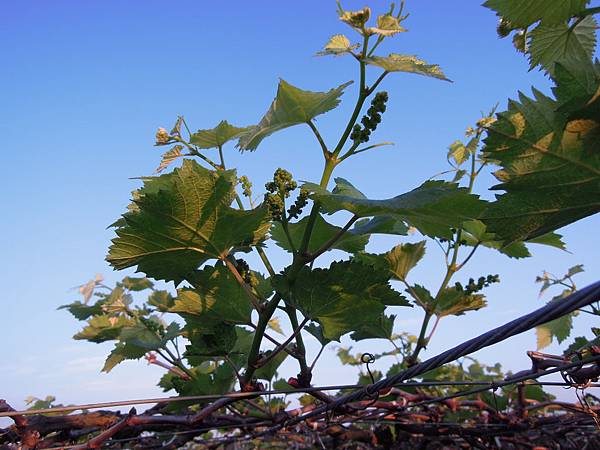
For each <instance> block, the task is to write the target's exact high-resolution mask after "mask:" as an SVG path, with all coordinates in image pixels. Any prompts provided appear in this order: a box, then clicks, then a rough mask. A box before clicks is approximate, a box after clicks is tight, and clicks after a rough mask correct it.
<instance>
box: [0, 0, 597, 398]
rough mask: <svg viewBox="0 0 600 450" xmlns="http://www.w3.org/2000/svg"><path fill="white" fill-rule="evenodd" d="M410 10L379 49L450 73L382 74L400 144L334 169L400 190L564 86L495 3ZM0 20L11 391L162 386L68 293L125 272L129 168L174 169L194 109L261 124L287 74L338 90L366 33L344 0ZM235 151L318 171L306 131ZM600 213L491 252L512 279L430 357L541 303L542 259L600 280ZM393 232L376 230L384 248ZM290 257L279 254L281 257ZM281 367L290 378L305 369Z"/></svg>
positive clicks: (329, 378)
mask: <svg viewBox="0 0 600 450" xmlns="http://www.w3.org/2000/svg"><path fill="white" fill-rule="evenodd" d="M365 4H368V5H370V6H371V7H372V8H373V9H374V12H375V13H377V12H383V10H385V9H386V8H387V7H386V6H384V5H383V2H376V1H366V0H365V1H360V2H354V1H353V2H350V1H347V2H344V6H345V7H346V8H347V9H352V8H360V7H362V6H364V5H365ZM407 10H408V11H409V12H410V13H411V15H410V17H409V19H408V20H407V22H406V27H407V28H408V29H409V30H410V32H409V33H404V34H402V35H400V36H398V37H397V38H395V39H390V40H389V42H386V44H385V45H384V46H382V48H381V50H380V52H381V53H385V52H388V51H390V52H391V51H393V52H397V53H408V54H416V55H418V56H419V57H421V58H423V59H424V60H426V61H428V62H430V63H437V64H440V65H441V67H442V68H443V70H444V71H445V73H446V74H447V76H448V77H449V78H451V79H452V80H454V83H452V84H451V83H446V82H442V81H438V80H433V79H426V78H423V77H418V76H414V75H408V74H397V75H396V76H389V77H388V78H387V79H386V81H385V82H384V84H383V86H382V89H386V90H387V91H389V94H390V101H389V103H388V111H387V112H386V114H385V117H384V123H383V124H382V125H381V126H380V128H379V129H378V131H377V134H376V137H374V139H375V140H379V141H388V140H391V141H394V142H396V145H395V146H394V147H388V148H383V149H381V150H380V151H377V152H373V153H372V154H370V155H369V156H364V157H362V158H360V157H357V158H355V159H351V160H350V161H348V163H347V164H344V165H342V166H341V167H340V168H339V169H338V170H337V172H336V175H337V176H342V177H344V178H348V179H350V180H351V181H352V182H353V183H354V184H355V185H356V186H357V187H359V188H360V189H361V190H362V191H363V192H365V193H366V194H367V195H368V196H370V197H372V198H386V197H392V196H394V195H397V194H400V193H402V192H405V191H407V190H410V189H412V188H414V187H416V186H418V185H419V184H420V183H421V182H422V181H423V180H424V179H426V178H428V177H429V176H431V175H433V174H435V173H437V172H440V171H441V170H444V169H445V168H446V165H445V164H446V163H445V155H446V151H447V146H448V144H450V143H451V142H452V141H454V140H455V139H458V138H462V137H463V133H464V130H465V128H466V127H467V126H468V125H471V124H473V123H474V122H475V121H476V120H477V119H478V118H479V117H480V116H481V112H482V111H489V110H490V109H491V108H492V107H493V106H494V105H495V104H497V103H499V104H500V109H501V110H502V109H503V108H504V107H505V106H506V101H507V99H508V98H509V97H511V96H512V97H514V96H515V94H516V93H517V91H519V90H522V91H524V92H529V89H530V86H532V85H535V86H536V87H538V88H539V89H541V90H542V91H545V92H548V91H549V84H548V81H547V80H546V79H545V78H544V77H543V76H542V74H541V73H539V72H537V71H534V72H528V71H527V70H528V67H527V62H526V60H525V59H524V58H523V56H522V55H520V54H518V53H516V52H515V51H514V49H513V48H512V45H511V44H510V42H509V41H508V40H499V39H498V38H497V36H496V32H495V27H496V22H497V20H496V17H495V16H494V14H493V13H492V12H491V11H489V10H487V9H485V8H482V7H481V6H480V4H479V2H478V1H471V0H469V1H461V2H439V1H433V0H420V1H418V2H417V1H412V2H411V1H409V2H408V5H407ZM2 21H3V24H2V27H0V42H2V44H1V45H2V47H3V48H2V52H3V55H4V56H3V57H4V61H5V64H4V65H3V66H4V67H3V70H2V71H0V85H1V86H2V88H3V89H2V101H1V102H0V132H1V135H2V144H3V147H4V151H3V162H4V168H5V171H4V172H5V173H4V174H3V182H2V186H3V198H4V205H5V206H4V211H5V215H4V217H5V219H4V220H2V221H0V236H2V249H3V258H2V262H1V263H0V264H1V267H0V269H1V270H0V276H1V277H2V279H1V281H2V286H3V293H2V294H3V299H2V302H3V306H2V315H1V316H0V317H1V318H2V319H1V322H0V323H1V324H2V330H3V335H4V336H5V337H4V339H3V343H2V355H3V358H2V363H1V364H2V370H0V386H2V388H1V390H0V397H4V398H6V399H7V400H8V401H9V402H10V403H12V404H14V406H16V407H20V406H22V405H23V399H24V398H25V397H26V396H28V395H35V396H39V397H43V396H45V395H47V394H53V395H56V396H57V397H58V400H59V401H61V402H63V403H80V402H88V401H99V400H115V399H119V398H136V397H143V396H145V395H156V394H157V393H159V390H158V388H156V387H155V386H154V384H155V382H156V380H157V379H158V377H159V376H160V374H161V371H160V369H158V368H156V367H147V366H146V365H145V363H142V362H130V363H125V364H123V365H122V366H120V367H117V368H116V369H115V370H114V371H113V372H112V373H111V374H109V375H106V374H100V372H99V370H100V368H101V366H102V363H103V360H104V358H105V356H106V354H107V352H108V351H109V346H104V345H94V344H90V343H86V342H77V341H73V340H72V339H71V336H72V335H73V334H74V333H75V332H76V331H77V330H78V328H79V324H78V323H77V322H76V321H74V320H73V319H72V318H71V317H70V316H69V315H68V314H67V313H65V312H64V311H57V310H56V308H57V306H59V305H61V304H64V303H69V302H71V301H74V300H76V299H78V295H77V291H76V290H73V289H71V288H72V287H73V286H76V285H78V284H80V283H82V282H85V281H86V280H88V279H90V278H92V277H93V276H94V274H96V273H102V274H104V276H105V277H106V278H107V280H108V281H109V282H113V281H116V280H117V279H119V278H120V277H121V276H124V275H126V274H127V273H128V272H127V273H115V272H113V271H112V269H110V268H109V267H108V265H107V264H106V263H105V262H104V257H105V254H106V251H107V248H108V245H109V242H110V239H111V237H113V232H112V231H111V230H108V229H106V227H107V225H108V224H110V223H112V222H113V221H114V220H115V219H116V218H117V217H118V216H119V215H120V214H121V213H122V212H123V211H124V208H125V206H126V205H127V203H128V201H129V193H130V191H131V190H133V189H134V188H136V187H137V186H138V184H139V183H138V182H137V181H135V180H132V179H131V178H132V177H137V176H143V175H149V174H151V173H152V172H153V170H154V169H155V168H156V166H157V165H158V163H159V161H160V152H161V150H162V149H157V148H155V147H153V141H154V133H155V131H156V128H157V127H159V126H164V127H166V128H169V127H170V126H171V125H172V123H173V122H174V120H175V118H176V116H177V115H179V114H183V115H184V116H185V117H186V120H187V121H188V123H189V124H190V125H191V126H192V127H193V128H194V129H197V128H210V127H213V126H214V125H216V124H217V123H218V122H219V121H220V120H221V119H227V120H228V121H230V122H231V123H233V124H236V125H249V124H253V123H256V122H257V121H258V120H259V119H260V117H261V116H262V114H263V113H264V112H265V111H266V109H267V108H268V106H269V104H270V102H271V100H272V98H273V96H274V94H275V90H276V85H277V82H278V79H279V78H283V79H285V80H286V81H288V82H290V83H292V84H294V85H296V86H299V87H301V88H304V89H310V90H322V91H323V90H328V89H330V88H332V87H334V86H337V85H339V84H341V83H342V82H345V81H348V80H351V79H356V78H357V73H356V67H355V65H354V64H353V61H352V60H351V59H349V58H317V57H315V56H314V54H315V52H316V51H318V50H319V49H320V48H321V47H322V46H323V44H325V42H326V41H327V39H328V38H329V36H331V35H333V34H336V33H346V34H347V35H348V36H351V33H352V31H351V30H350V29H349V28H347V27H346V26H345V25H344V24H343V23H341V22H339V21H338V19H337V15H336V7H335V2H334V1H333V0H331V1H329V0H327V1H323V0H310V1H303V2H281V1H275V0H263V1H261V2H246V1H241V0H236V1H230V2H197V1H175V2H159V1H141V0H135V1H129V2H116V1H112V2H106V1H98V0H90V1H86V2H79V1H73V0H71V1H67V0H56V1H53V2H47V1H43V0H37V1H36V0H26V1H21V2H11V3H9V4H6V5H4V8H3V19H2ZM372 73H375V74H378V71H377V70H374V71H372ZM354 97H355V91H352V88H349V89H348V90H347V93H346V94H345V95H344V97H343V103H342V105H341V106H340V107H339V108H338V109H337V110H336V111H334V112H332V113H330V114H328V115H326V116H322V117H320V118H319V120H318V125H319V127H320V129H321V131H322V134H323V135H324V137H325V139H326V140H333V139H334V137H335V136H336V133H337V132H338V130H339V128H340V126H342V124H345V122H344V120H345V117H347V116H348V113H349V110H350V108H351V107H352V106H353V105H352V101H353V99H354ZM226 158H227V160H228V163H229V165H230V166H237V167H239V168H240V169H239V171H240V174H246V175H248V176H249V177H250V178H251V179H252V180H253V181H254V184H255V186H262V185H263V184H264V182H265V181H267V179H268V178H269V177H270V176H271V174H272V173H273V171H274V170H275V169H276V168H277V167H285V168H290V169H292V172H293V173H294V175H295V177H296V178H298V179H301V180H311V181H316V180H317V179H318V178H319V176H320V171H321V166H322V162H321V154H320V151H319V149H318V147H317V145H316V143H315V142H314V141H313V139H312V136H311V135H310V133H309V130H308V128H306V127H296V128H292V129H289V130H286V131H283V132H281V133H279V134H277V135H274V136H272V137H270V138H268V139H266V140H265V141H264V143H263V144H262V145H261V147H260V148H259V150H258V151H257V152H255V153H246V154H243V155H240V154H239V153H238V152H237V151H236V150H235V149H233V148H227V154H226ZM492 184H493V180H492V179H491V177H487V178H485V177H482V179H481V183H480V186H479V189H478V191H479V193H481V194H482V195H483V196H484V197H486V198H490V193H489V192H486V189H487V187H489V186H490V185H492ZM598 225H599V219H598V217H592V218H588V219H585V220H583V221H581V222H579V223H577V224H574V225H571V226H569V227H567V228H565V229H564V230H562V231H561V233H563V234H564V236H565V240H566V242H567V244H568V248H569V250H570V251H571V253H565V252H561V251H558V250H555V249H547V248H535V249H534V250H535V256H534V257H533V258H530V259H528V260H525V261H518V262H515V261H512V260H509V259H508V258H506V257H504V256H502V255H499V254H495V253H493V252H491V251H482V252H480V254H478V255H477V256H476V257H475V258H473V260H472V262H471V263H470V269H471V271H470V272H469V271H467V272H466V273H465V275H466V277H468V276H471V275H476V276H479V275H481V274H487V273H499V274H500V276H501V279H502V280H503V282H502V283H501V284H500V285H498V286H494V287H492V288H490V289H489V290H488V300H489V305H490V306H489V307H488V308H486V309H485V310H483V311H481V312H479V313H471V314H470V315H467V316H463V317H459V318H453V319H447V320H445V321H443V322H442V323H441V325H440V329H439V331H438V333H437V335H436V337H435V339H434V341H433V342H432V344H431V346H430V348H429V350H428V352H427V354H428V355H433V354H434V353H435V352H437V351H441V350H444V349H446V348H448V347H449V346H451V345H454V344H457V343H459V342H461V341H462V340H464V339H467V338H469V337H472V336H475V335H476V334H479V333H481V332H483V331H486V330H487V329H489V328H490V327H492V326H496V325H499V324H501V323H504V322H506V321H508V320H510V319H512V318H514V317H516V316H517V315H520V314H524V313H526V312H529V311H531V310H532V309H534V308H536V307H538V306H540V305H541V304H542V302H541V301H540V300H538V298H537V289H538V286H536V285H535V284H534V283H533V280H534V278H535V276H536V275H538V274H539V273H540V272H541V270H543V269H546V270H549V271H551V272H555V273H563V272H564V271H565V270H566V269H567V268H568V267H570V266H572V265H574V264H579V263H582V264H584V265H585V266H586V268H587V272H586V273H584V274H582V275H581V276H580V277H579V283H580V285H582V286H583V285H586V284H588V283H590V282H592V281H594V276H595V273H596V267H597V266H596V265H595V264H596V260H597V255H596V254H595V253H596V252H595V250H597V248H595V245H594V244H596V242H597V241H595V237H596V234H595V233H594V230H597V229H598ZM396 243H398V241H391V240H389V239H383V238H376V239H374V240H373V243H372V246H371V247H370V249H371V250H372V251H384V250H386V249H387V248H389V247H391V246H392V245H395V244H396ZM334 256H338V257H339V255H334ZM284 257H285V255H284V254H283V253H281V252H278V251H277V250H275V260H276V261H277V262H278V263H279V264H284V263H285V261H286V260H285V258H284ZM440 261H441V255H440V254H439V252H438V251H437V249H436V248H435V246H434V245H430V246H429V250H428V254H427V257H426V259H425V261H424V263H423V264H422V265H421V266H420V267H419V268H417V269H416V270H415V273H414V279H415V281H418V282H421V283H424V284H427V283H435V282H437V283H439V280H440V277H441V273H440V270H439V268H440ZM400 316H401V317H400V318H399V321H398V331H400V330H401V329H403V330H407V331H413V332H415V331H416V330H417V329H418V326H419V323H420V319H421V312H420V311H416V310H412V311H404V310H402V311H400ZM577 323H578V324H579V325H578V329H579V331H580V334H581V333H583V332H586V331H587V328H589V327H586V325H589V323H588V322H586V321H585V319H583V318H579V320H578V322H577ZM380 345H381V344H380V343H378V342H377V341H371V342H370V343H367V344H365V345H362V346H360V347H357V350H358V349H364V350H369V351H375V352H376V351H379V350H380V348H379V346H380ZM529 349H535V336H534V334H533V333H527V334H525V335H523V336H520V337H517V338H513V339H511V340H509V341H507V342H506V343H503V344H501V345H499V346H497V347H495V348H494V349H493V350H487V351H482V352H480V353H479V355H478V357H479V358H480V359H481V360H482V361H483V362H488V363H494V362H496V361H499V362H501V363H503V364H504V365H505V366H506V367H508V368H511V369H514V370H520V369H523V368H526V367H528V364H529V363H528V361H527V357H526V355H525V351H526V350H529ZM557 349H558V347H556V346H553V347H551V348H549V349H548V350H549V351H553V350H557ZM309 351H315V346H310V347H309ZM336 362H337V361H336V358H335V357H334V356H333V354H331V357H330V358H323V360H322V366H321V370H320V371H319V373H318V374H317V375H316V379H315V382H316V383H328V382H336V383H338V382H346V381H347V382H353V381H354V379H355V375H354V371H353V370H351V369H346V368H344V369H339V368H338V367H337V364H336ZM283 371H284V373H285V374H287V375H291V374H293V373H295V368H294V367H292V366H289V367H287V366H284V369H283Z"/></svg>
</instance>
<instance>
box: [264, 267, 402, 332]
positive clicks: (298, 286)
mask: <svg viewBox="0 0 600 450" xmlns="http://www.w3.org/2000/svg"><path fill="white" fill-rule="evenodd" d="M388 279H389V275H388V274H387V273H386V272H385V271H381V270H375V269H374V268H373V267H370V266H367V265H364V264H361V263H358V262H352V261H344V262H334V263H333V264H332V265H331V266H330V268H329V269H314V270H310V269H309V268H308V267H303V269H302V270H301V271H300V273H299V275H298V277H297V279H296V281H295V282H294V284H293V285H292V286H289V285H287V284H286V282H287V280H286V278H285V277H282V276H279V277H277V278H276V279H275V280H276V288H277V289H278V291H280V292H282V293H283V292H285V293H286V295H287V296H288V297H289V299H290V301H292V302H293V304H294V305H295V306H296V307H297V308H298V309H299V310H300V311H301V312H302V314H303V315H305V316H306V317H308V318H310V319H312V320H315V321H318V322H319V323H320V324H321V326H322V327H323V335H324V337H325V338H327V339H331V340H339V338H340V336H342V335H343V334H346V333H348V332H350V331H358V330H359V329H362V328H364V327H365V326H367V325H370V324H377V323H378V321H379V319H380V315H381V313H383V310H384V309H385V305H387V304H390V303H392V304H400V305H404V306H408V305H409V303H408V302H407V301H406V300H405V299H404V298H403V297H402V296H401V295H400V294H399V293H398V292H396V291H394V290H393V289H392V288H391V287H390V286H389V284H388Z"/></svg>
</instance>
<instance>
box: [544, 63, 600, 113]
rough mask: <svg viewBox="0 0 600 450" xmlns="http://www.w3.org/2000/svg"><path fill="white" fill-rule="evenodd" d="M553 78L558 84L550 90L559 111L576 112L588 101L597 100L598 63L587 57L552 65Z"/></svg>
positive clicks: (599, 69)
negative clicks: (593, 62)
mask: <svg viewBox="0 0 600 450" xmlns="http://www.w3.org/2000/svg"><path fill="white" fill-rule="evenodd" d="M554 78H555V79H556V81H557V83H558V84H557V86H555V87H554V88H552V92H553V93H554V95H555V96H556V101H557V103H558V110H559V111H560V112H564V113H572V112H577V111H578V110H581V109H584V108H585V107H586V106H587V105H588V104H589V103H590V101H592V103H593V100H597V96H596V92H597V91H598V85H599V79H600V67H599V65H598V63H596V64H592V63H591V61H590V60H589V59H588V58H586V59H585V60H574V59H569V60H567V61H562V62H557V63H556V64H555V66H554Z"/></svg>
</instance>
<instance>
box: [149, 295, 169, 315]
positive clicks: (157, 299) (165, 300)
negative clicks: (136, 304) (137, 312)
mask: <svg viewBox="0 0 600 450" xmlns="http://www.w3.org/2000/svg"><path fill="white" fill-rule="evenodd" d="M146 302H147V303H148V304H149V305H150V306H154V307H155V308H156V309H157V310H158V311H160V312H167V311H169V309H170V308H171V307H172V306H173V305H174V304H175V299H173V296H172V295H171V294H170V293H168V292H167V291H153V292H152V294H150V295H149V296H148V300H147V301H146Z"/></svg>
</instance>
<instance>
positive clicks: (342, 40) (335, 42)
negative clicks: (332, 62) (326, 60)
mask: <svg viewBox="0 0 600 450" xmlns="http://www.w3.org/2000/svg"><path fill="white" fill-rule="evenodd" d="M358 47H360V44H354V45H351V44H350V41H349V40H348V38H347V37H346V36H344V35H343V34H336V35H335V36H332V37H331V38H330V39H329V42H327V44H325V47H323V50H322V51H320V52H318V53H317V56H327V55H334V56H340V55H345V54H348V53H351V52H352V50H355V49H357V48H358Z"/></svg>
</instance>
